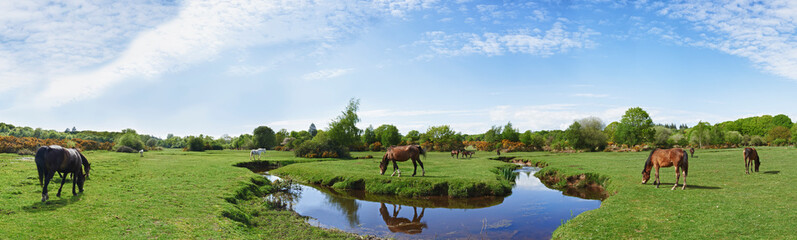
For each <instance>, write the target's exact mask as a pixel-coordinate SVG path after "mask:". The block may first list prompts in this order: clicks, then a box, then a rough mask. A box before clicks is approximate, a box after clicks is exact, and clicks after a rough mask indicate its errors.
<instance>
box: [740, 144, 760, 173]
mask: <svg viewBox="0 0 797 240" xmlns="http://www.w3.org/2000/svg"><path fill="white" fill-rule="evenodd" d="M753 161H755V171H756V172H758V166H761V161H759V160H758V151H756V150H755V148H745V149H744V172H745V173H747V174H750V170H749V169H750V168H753Z"/></svg>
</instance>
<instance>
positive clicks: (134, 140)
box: [114, 133, 144, 151]
mask: <svg viewBox="0 0 797 240" xmlns="http://www.w3.org/2000/svg"><path fill="white" fill-rule="evenodd" d="M115 143H116V145H114V148H115V149H117V151H118V148H119V147H122V146H127V147H130V148H133V149H144V141H141V138H140V137H139V136H138V134H135V133H125V134H124V135H122V136H121V137H119V139H117V140H116V142H115Z"/></svg>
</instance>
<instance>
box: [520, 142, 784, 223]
mask: <svg viewBox="0 0 797 240" xmlns="http://www.w3.org/2000/svg"><path fill="white" fill-rule="evenodd" d="M649 153H650V152H638V153H578V154H548V153H511V154H509V155H511V156H516V157H518V158H523V159H528V160H531V161H542V162H545V163H547V164H548V166H547V167H546V168H544V169H543V171H547V172H555V173H556V174H558V175H560V176H573V175H579V174H582V173H591V174H597V175H599V176H602V177H607V178H608V180H607V181H605V183H604V184H605V185H606V187H607V190H608V191H609V192H610V193H611V194H613V195H612V196H611V197H609V198H608V199H606V200H605V201H603V203H602V204H601V207H600V208H599V209H596V210H592V211H588V212H585V213H582V214H580V215H578V216H577V217H575V218H574V219H572V220H570V221H568V222H567V223H566V224H564V225H563V226H561V227H559V228H558V229H557V230H556V231H555V232H554V236H553V237H554V238H557V239H583V238H602V239H635V238H657V239H675V238H690V239H738V238H752V239H793V238H795V236H797V235H795V232H797V224H795V223H797V184H795V183H797V162H795V160H797V149H794V148H780V147H771V148H767V147H763V148H758V153H759V155H760V157H761V162H762V164H761V169H760V172H758V173H751V174H750V175H746V174H745V173H744V161H743V160H742V150H741V149H722V150H699V149H698V150H697V151H696V152H695V156H696V158H690V159H689V176H688V178H687V180H688V182H687V183H688V185H687V187H686V190H680V187H679V189H678V190H674V191H672V190H670V188H671V187H672V184H673V183H674V182H675V170H674V168H672V167H670V168H662V169H661V173H660V178H661V181H662V185H661V187H660V188H658V189H657V188H655V186H653V185H652V184H651V183H652V180H651V181H650V182H648V184H646V185H642V184H641V181H642V175H641V171H642V167H643V164H644V161H645V159H646V158H647V156H648V155H649ZM681 183H683V179H681Z"/></svg>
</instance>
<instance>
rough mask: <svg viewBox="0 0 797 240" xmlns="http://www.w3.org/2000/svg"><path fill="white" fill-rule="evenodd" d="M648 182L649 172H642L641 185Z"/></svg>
mask: <svg viewBox="0 0 797 240" xmlns="http://www.w3.org/2000/svg"><path fill="white" fill-rule="evenodd" d="M648 180H650V171H645V170H642V184H645V183H648Z"/></svg>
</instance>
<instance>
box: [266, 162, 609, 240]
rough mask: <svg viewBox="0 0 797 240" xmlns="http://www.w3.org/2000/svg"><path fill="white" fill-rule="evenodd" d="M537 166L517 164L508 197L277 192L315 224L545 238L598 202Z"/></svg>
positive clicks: (423, 234) (376, 231)
mask: <svg viewBox="0 0 797 240" xmlns="http://www.w3.org/2000/svg"><path fill="white" fill-rule="evenodd" d="M537 170H538V169H536V168H530V167H524V168H523V169H520V170H517V172H518V173H519V174H517V177H516V180H515V187H514V188H513V190H512V195H510V196H508V197H505V198H504V197H482V198H470V199H450V198H447V197H429V198H423V199H413V198H401V197H396V196H385V195H375V194H369V193H366V192H363V191H340V190H335V189H331V188H325V187H318V186H314V187H311V186H304V185H297V186H298V189H299V190H298V191H289V192H288V193H287V194H288V195H290V196H279V197H277V198H279V199H280V201H282V203H283V204H285V205H286V206H287V208H289V209H292V210H294V211H296V212H297V213H299V214H300V215H303V216H309V217H311V218H312V219H311V220H309V221H310V222H311V224H313V225H318V226H322V227H328V228H337V229H341V230H344V231H347V232H354V233H358V234H369V235H378V236H386V237H392V238H397V239H403V238H412V239H419V238H421V239H431V238H438V239H439V238H499V239H547V238H550V237H551V233H552V232H553V230H555V229H556V228H557V227H558V226H559V225H560V224H561V223H562V222H563V221H567V220H569V219H571V218H573V217H575V216H576V215H578V214H580V213H582V212H584V211H588V210H591V209H595V208H598V207H599V206H600V201H597V200H586V199H580V198H575V197H570V196H565V195H563V194H562V192H560V191H557V190H552V189H549V188H547V187H545V186H544V185H543V184H542V183H541V182H540V180H539V179H537V178H536V177H534V176H533V173H534V172H536V171H537ZM266 177H268V178H269V180H272V181H274V180H278V179H279V178H278V177H275V176H269V175H267V176H266ZM409 209H412V211H410V210H409ZM428 223H434V224H433V226H429V224H428Z"/></svg>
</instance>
